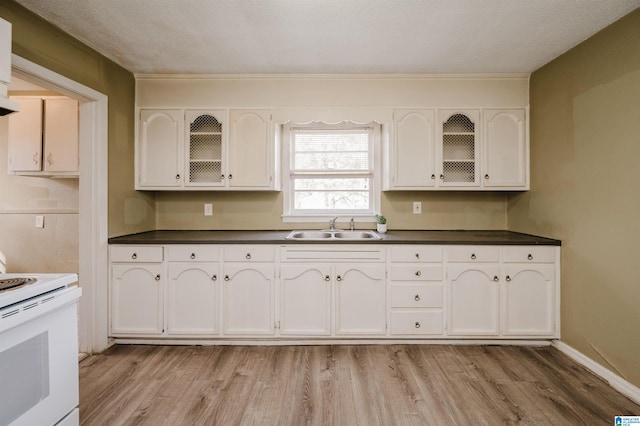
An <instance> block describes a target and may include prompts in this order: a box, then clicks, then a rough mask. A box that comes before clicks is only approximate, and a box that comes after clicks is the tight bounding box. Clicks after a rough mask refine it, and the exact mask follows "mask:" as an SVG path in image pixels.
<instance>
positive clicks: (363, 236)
mask: <svg viewBox="0 0 640 426" xmlns="http://www.w3.org/2000/svg"><path fill="white" fill-rule="evenodd" d="M286 239H287V240H306V241H327V240H380V239H381V238H380V236H379V235H378V234H376V233H375V232H373V231H341V230H328V231H291V233H290V234H289V235H287V237H286Z"/></svg>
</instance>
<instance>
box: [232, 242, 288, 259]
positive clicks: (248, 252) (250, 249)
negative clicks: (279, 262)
mask: <svg viewBox="0 0 640 426" xmlns="http://www.w3.org/2000/svg"><path fill="white" fill-rule="evenodd" d="M222 256H223V258H224V261H225V262H273V261H275V260H276V251H275V248H274V247H273V246H254V245H249V244H247V245H241V246H227V247H224V249H223V254H222Z"/></svg>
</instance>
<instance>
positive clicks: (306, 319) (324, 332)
mask: <svg viewBox="0 0 640 426" xmlns="http://www.w3.org/2000/svg"><path fill="white" fill-rule="evenodd" d="M332 282H333V279H332V276H331V267H330V266H328V265H282V267H281V268H280V334H281V335H283V336H309V335H311V336H328V335H330V334H331V286H332Z"/></svg>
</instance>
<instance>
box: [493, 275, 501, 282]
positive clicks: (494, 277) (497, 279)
mask: <svg viewBox="0 0 640 426" xmlns="http://www.w3.org/2000/svg"><path fill="white" fill-rule="evenodd" d="M498 281H500V278H498V276H497V275H494V276H493V282H494V283H497V282H498Z"/></svg>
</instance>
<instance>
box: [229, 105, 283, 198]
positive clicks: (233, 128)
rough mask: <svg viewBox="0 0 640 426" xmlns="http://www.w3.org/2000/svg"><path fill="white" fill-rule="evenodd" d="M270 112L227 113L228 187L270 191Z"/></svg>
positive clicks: (271, 170)
mask: <svg viewBox="0 0 640 426" xmlns="http://www.w3.org/2000/svg"><path fill="white" fill-rule="evenodd" d="M270 131H271V111H269V110H231V111H230V112H229V187H231V188H265V189H268V188H271V187H272V185H273V166H272V163H273V149H272V147H273V144H272V143H271V135H270Z"/></svg>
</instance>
